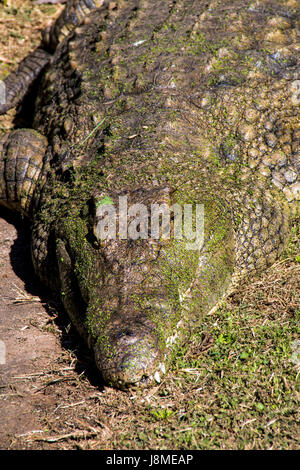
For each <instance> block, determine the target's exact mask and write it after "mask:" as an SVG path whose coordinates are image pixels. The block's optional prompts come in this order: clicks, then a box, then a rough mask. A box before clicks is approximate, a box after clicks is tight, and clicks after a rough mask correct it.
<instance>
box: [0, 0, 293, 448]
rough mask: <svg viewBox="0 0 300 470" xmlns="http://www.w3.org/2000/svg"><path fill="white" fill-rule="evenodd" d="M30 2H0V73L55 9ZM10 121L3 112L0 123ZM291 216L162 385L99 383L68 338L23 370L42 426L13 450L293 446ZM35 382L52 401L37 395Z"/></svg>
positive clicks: (21, 54) (14, 444)
mask: <svg viewBox="0 0 300 470" xmlns="http://www.w3.org/2000/svg"><path fill="white" fill-rule="evenodd" d="M32 5H33V4H32V2H30V1H28V0H24V1H22V2H21V1H13V2H12V1H9V0H6V1H5V2H4V5H1V7H0V30H2V31H1V32H2V35H1V37H2V39H1V40H0V55H1V56H3V58H5V57H6V58H7V61H5V60H3V61H1V59H0V76H1V78H3V76H5V75H6V73H8V72H9V70H12V69H13V68H15V66H16V63H17V62H18V61H19V60H21V58H22V57H24V56H25V55H26V54H27V53H28V52H29V50H30V49H32V48H33V47H34V46H35V45H37V43H38V41H39V37H40V29H41V28H42V27H43V26H45V24H46V23H47V22H48V21H49V19H50V18H51V17H52V16H53V15H55V14H57V11H58V10H59V9H60V8H61V7H57V6H49V5H43V6H37V5H35V6H34V9H33V8H32ZM5 37H6V39H5V40H4V39H3V38H5ZM29 38H30V39H29ZM10 125H11V124H9V118H7V117H4V118H1V121H0V126H1V127H2V128H7V127H9V126H10ZM297 222H299V221H296V223H295V225H294V227H293V231H292V237H291V241H290V244H289V246H288V248H287V250H286V252H285V255H284V256H283V257H282V259H281V260H280V262H278V263H277V264H276V265H274V266H273V267H272V268H271V269H269V270H268V272H266V273H265V274H264V275H262V276H260V277H259V279H257V280H254V281H253V282H252V283H251V284H249V285H247V286H245V287H243V288H242V289H241V290H240V292H237V293H236V294H235V295H233V296H232V297H230V298H229V299H228V300H227V301H226V302H224V303H223V305H222V307H221V308H220V309H219V310H218V311H217V312H215V313H214V314H213V315H210V316H207V317H206V318H205V319H204V322H203V324H202V326H201V329H200V330H199V331H198V332H196V334H195V335H194V336H193V338H192V339H191V342H190V343H189V345H186V346H184V347H182V348H180V349H179V351H178V354H177V357H176V360H174V361H173V362H172V363H171V366H170V370H169V372H168V374H167V375H166V377H165V378H164V379H163V381H162V383H161V384H159V385H158V386H156V387H154V388H152V389H148V390H144V391H142V390H137V391H131V392H120V391H117V390H113V389H111V388H106V387H104V388H101V387H100V388H99V387H98V385H97V384H95V383H94V382H93V380H91V376H90V374H89V372H88V370H89V369H90V368H93V366H91V364H90V358H87V359H86V358H84V359H82V358H81V359H80V358H79V357H78V355H76V354H75V352H74V349H75V348H72V347H71V346H69V348H68V346H66V348H65V349H64V351H63V352H62V356H61V357H60V358H59V359H58V361H57V364H53V369H51V371H40V372H39V371H37V373H36V374H33V375H32V376H30V377H29V376H28V377H24V378H23V379H22V378H21V379H20V380H25V381H27V382H28V383H29V385H28V387H27V389H26V391H25V392H24V394H26V396H29V397H31V394H32V396H33V397H34V398H33V399H34V400H35V401H36V412H37V413H38V416H39V420H40V430H39V431H38V432H37V431H33V432H32V433H30V432H29V433H27V434H26V435H24V436H15V437H14V439H13V440H12V448H23V449H24V448H27V449H28V448H30V449H41V448H43V449H45V448H50V449H74V448H77V449H78V448H80V449H176V450H177V449H297V448H299V437H300V436H299V398H300V391H299V381H298V379H299V371H300V366H299V362H300V361H298V357H299V355H298V352H297V350H296V349H295V348H296V347H297V343H296V341H297V340H298V339H299V315H300V302H299V292H300V289H299V287H300V263H299V261H300V249H299V239H300V236H299V223H297ZM51 327H53V329H54V331H55V330H56V333H57V334H58V329H57V327H56V326H55V325H54V324H53V325H51ZM68 329H69V327H68V328H66V330H68ZM75 343H76V341H75ZM78 368H79V369H80V371H81V372H80V373H79V372H78ZM30 384H31V385H30ZM37 389H38V390H47V394H48V395H47V396H51V397H53V401H52V402H51V401H50V400H49V402H48V401H46V399H45V401H44V402H43V396H39V398H36V395H35V393H36V390H37ZM47 396H46V398H47ZM19 399H24V397H21V398H19ZM41 403H43V405H42V406H41V405H40V404H41Z"/></svg>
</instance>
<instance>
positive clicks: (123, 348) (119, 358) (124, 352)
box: [95, 327, 161, 388]
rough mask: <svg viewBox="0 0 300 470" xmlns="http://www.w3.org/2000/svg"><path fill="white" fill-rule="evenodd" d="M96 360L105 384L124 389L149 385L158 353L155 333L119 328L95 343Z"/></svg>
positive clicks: (156, 364) (159, 356) (158, 358)
mask: <svg viewBox="0 0 300 470" xmlns="http://www.w3.org/2000/svg"><path fill="white" fill-rule="evenodd" d="M95 359H96V364H97V366H98V368H99V369H100V371H101V373H102V375H103V378H104V380H105V381H106V382H108V383H110V384H112V385H114V386H116V387H118V388H127V387H130V386H133V385H141V386H143V385H148V384H149V383H150V382H152V379H153V377H154V375H155V372H156V371H157V369H158V367H159V363H160V359H161V351H160V348H159V345H158V339H157V337H156V336H155V334H153V333H152V334H151V333H150V332H148V331H143V329H142V328H140V327H138V328H137V330H136V331H134V329H133V328H132V329H121V331H115V332H113V333H112V332H111V334H109V335H108V336H107V337H106V338H102V339H101V341H100V342H98V344H97V345H96V347H95Z"/></svg>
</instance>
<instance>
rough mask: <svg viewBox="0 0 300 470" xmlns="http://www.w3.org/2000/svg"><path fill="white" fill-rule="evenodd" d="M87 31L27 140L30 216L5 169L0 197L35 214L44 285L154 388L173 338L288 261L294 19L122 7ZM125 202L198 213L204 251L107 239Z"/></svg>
mask: <svg viewBox="0 0 300 470" xmlns="http://www.w3.org/2000/svg"><path fill="white" fill-rule="evenodd" d="M85 23H86V24H84V25H82V26H80V27H79V28H77V29H75V30H73V31H72V32H70V34H69V35H67V36H66V37H65V38H64V39H63V40H62V41H61V42H60V43H59V45H58V47H57V49H56V52H55V54H54V56H53V59H52V62H51V64H50V66H49V67H48V69H47V70H46V72H45V73H44V75H43V77H42V80H41V83H40V88H39V92H38V96H37V99H36V103H35V117H34V123H33V127H34V129H35V130H36V131H38V133H40V134H41V135H43V136H46V137H47V140H48V144H49V146H48V148H47V151H46V150H45V155H46V156H44V155H43V154H42V155H41V152H40V153H39V152H38V150H36V153H37V154H38V155H40V160H41V164H40V165H41V170H40V173H39V175H40V176H39V180H38V182H37V183H35V185H34V191H33V192H31V200H30V204H29V203H28V204H27V205H26V204H25V203H24V195H23V206H22V207H18V201H19V199H18V198H17V199H16V200H15V202H14V205H13V204H12V202H11V200H12V198H8V196H7V189H6V187H7V181H6V177H5V163H2V166H3V168H4V169H3V170H1V160H0V184H2V186H0V189H1V187H3V190H2V193H3V194H2V196H1V194H0V196H1V197H2V199H3V201H4V203H5V204H6V205H10V207H14V208H19V209H22V210H23V211H24V212H25V213H27V214H29V215H30V216H31V218H32V221H33V237H32V255H33V262H34V265H35V268H36V271H37V273H38V274H39V276H40V278H41V279H42V280H43V281H44V282H47V283H48V284H49V285H50V286H51V287H53V288H54V289H58V290H60V292H61V296H62V300H63V303H64V305H65V308H66V310H67V311H68V313H69V315H70V317H71V319H72V321H73V322H74V324H75V326H76V327H77V329H78V331H79V332H80V333H81V334H82V336H83V337H84V338H85V339H86V340H87V342H88V343H89V345H90V346H91V348H92V349H93V350H94V352H95V359H96V362H97V365H98V367H99V369H100V370H101V372H102V374H103V376H104V378H105V379H106V380H107V381H108V382H110V383H112V384H114V385H116V386H119V387H124V386H128V385H130V384H136V383H151V378H156V380H159V376H160V375H161V374H162V373H164V371H165V363H166V362H167V361H166V359H167V357H168V354H169V353H170V350H171V346H172V344H173V343H174V342H175V341H176V339H177V338H181V339H182V340H183V339H184V338H185V337H186V336H188V334H189V333H190V331H192V329H193V328H195V326H196V325H197V323H199V321H200V320H201V317H202V315H203V314H205V313H207V312H209V311H211V310H212V309H213V308H215V307H216V306H217V305H218V303H219V302H220V300H221V299H222V298H223V297H224V295H226V294H228V293H229V292H230V291H231V290H232V289H233V288H234V287H235V286H236V285H237V284H238V283H240V282H243V281H244V280H245V279H247V278H248V277H249V276H250V275H251V274H253V273H255V272H257V271H258V270H261V269H264V268H266V267H267V266H269V265H270V264H272V263H273V262H274V261H275V260H276V259H277V258H278V256H279V255H280V253H281V252H282V249H283V247H284V245H285V242H286V240H287V238H288V227H289V220H290V218H291V217H293V216H294V215H295V214H296V213H297V211H299V189H300V183H299V147H298V142H299V139H300V123H299V114H298V111H299V104H300V97H299V90H300V75H299V44H297V43H296V35H297V31H298V29H297V28H298V26H299V8H298V9H297V3H296V2H293V0H280V1H279V0H277V1H275V0H269V1H267V0H261V1H257V2H251V1H248V0H243V1H241V0H234V1H233V0H224V1H211V2H204V1H203V2H202V1H199V0H194V1H193V0H173V1H170V2H167V1H165V0H164V1H159V0H157V1H155V2H154V3H153V1H148V0H139V1H138V0H127V1H125V0H119V1H116V2H104V4H103V6H102V7H100V8H98V9H96V10H95V11H94V12H93V13H92V14H90V15H89V16H88V17H87V18H86V21H85ZM28 132H29V131H28ZM36 135H39V134H36ZM36 138H37V137H36ZM40 139H43V138H42V137H41V136H40ZM8 141H10V138H9V137H8V138H6V140H5V142H4V144H3V161H2V162H5V161H6V160H5V159H7V156H6V153H7V152H6V149H7V148H8V147H7V146H8V144H7V142H8ZM11 161H12V162H14V163H11V165H12V166H13V165H15V167H16V168H17V167H18V163H17V159H11ZM6 166H7V164H6ZM1 171H2V173H1ZM2 174H3V176H2ZM1 177H2V181H1ZM124 195H126V196H127V197H128V205H132V204H135V203H143V204H144V205H145V207H148V208H150V206H151V204H154V203H159V204H162V203H165V204H167V205H168V206H171V205H173V204H176V203H177V204H179V205H181V206H182V207H183V205H184V204H192V205H193V206H194V207H195V205H196V204H203V205H204V244H203V246H202V247H201V249H200V250H195V249H194V250H189V249H187V244H186V240H178V239H175V238H174V237H171V238H170V239H162V238H160V239H159V240H156V239H153V238H147V239H139V240H130V239H128V240H127V239H125V240H121V239H120V238H118V237H117V238H116V239H115V240H106V241H104V240H100V239H99V237H98V238H97V229H96V213H97V207H98V204H101V201H103V200H106V201H107V200H108V201H111V202H112V204H113V205H114V206H115V207H117V205H118V201H119V197H120V196H124ZM25 196H26V195H25ZM25 202H26V201H25ZM24 208H26V210H25V209H24ZM95 235H96V236H95Z"/></svg>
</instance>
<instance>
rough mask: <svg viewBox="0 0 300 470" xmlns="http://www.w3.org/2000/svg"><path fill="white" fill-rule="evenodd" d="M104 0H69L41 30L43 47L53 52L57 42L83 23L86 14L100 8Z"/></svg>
mask: <svg viewBox="0 0 300 470" xmlns="http://www.w3.org/2000/svg"><path fill="white" fill-rule="evenodd" d="M103 3H104V0H71V1H68V2H67V5H66V7H65V8H64V10H63V11H62V13H61V15H60V16H59V17H58V18H57V20H56V21H55V23H53V25H52V26H50V27H49V28H47V29H45V30H44V31H43V47H44V48H45V49H46V50H48V51H50V52H54V51H55V49H56V47H57V46H58V44H59V43H60V42H61V41H62V40H63V39H64V38H65V37H66V36H68V34H69V33H70V32H71V31H72V30H73V29H74V28H75V27H77V26H80V25H81V24H83V23H84V21H85V19H86V17H87V15H88V14H89V13H91V11H93V10H95V9H96V8H100V7H101V6H102V5H103Z"/></svg>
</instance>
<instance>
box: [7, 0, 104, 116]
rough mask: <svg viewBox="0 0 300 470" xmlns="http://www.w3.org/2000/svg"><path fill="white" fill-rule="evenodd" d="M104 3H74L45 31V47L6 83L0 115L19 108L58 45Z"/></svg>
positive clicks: (96, 0) (90, 0)
mask: <svg viewBox="0 0 300 470" xmlns="http://www.w3.org/2000/svg"><path fill="white" fill-rule="evenodd" d="M102 4H103V0H71V1H69V2H68V4H67V5H66V7H65V9H64V10H63V12H62V14H61V15H60V16H59V17H58V19H57V20H56V22H55V23H54V24H53V25H52V26H51V27H50V28H48V29H46V30H45V31H44V32H43V41H42V44H41V45H40V46H39V47H38V48H37V49H35V50H34V51H33V52H31V53H30V54H29V55H28V56H27V57H25V59H24V60H23V61H22V62H21V63H20V65H19V66H18V68H17V70H16V71H14V72H12V73H11V74H10V75H8V76H7V77H6V78H5V79H4V80H3V82H2V87H3V89H4V96H5V99H4V103H1V102H0V114H5V113H6V112H7V111H8V110H9V109H11V108H14V107H16V106H18V104H19V103H21V102H22V100H23V98H24V97H25V95H26V94H27V92H28V90H29V88H30V86H31V85H32V84H33V83H34V81H35V80H36V79H37V77H38V76H39V75H40V73H41V72H42V70H43V69H44V68H45V66H46V65H47V64H48V62H49V61H50V59H51V56H52V53H54V52H55V49H56V47H57V45H58V44H59V43H60V42H61V41H62V40H63V39H64V37H65V36H67V35H68V34H69V33H70V31H72V29H74V27H76V26H79V25H80V24H82V23H83V22H84V20H85V18H86V16H87V15H88V14H89V13H90V12H91V11H92V10H93V9H95V8H98V7H100V6H102Z"/></svg>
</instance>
